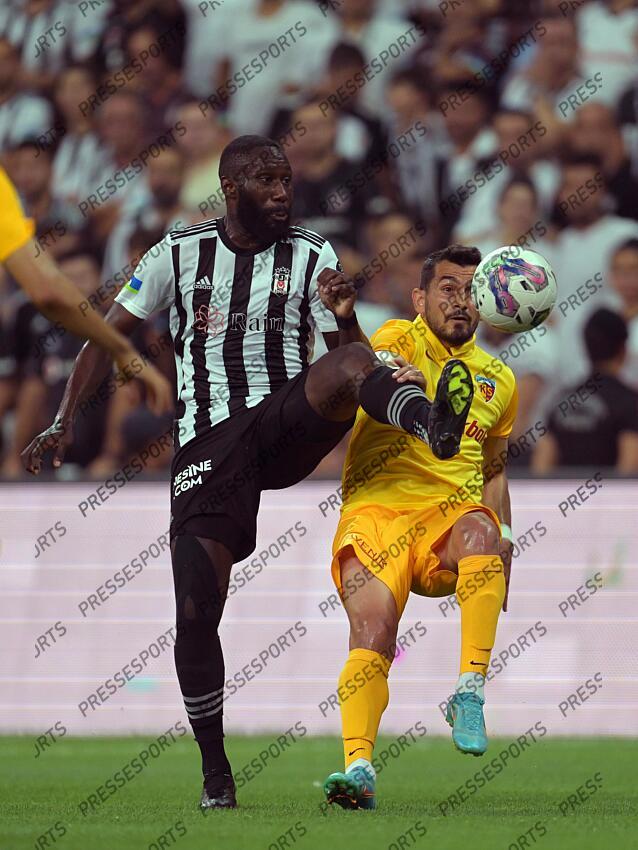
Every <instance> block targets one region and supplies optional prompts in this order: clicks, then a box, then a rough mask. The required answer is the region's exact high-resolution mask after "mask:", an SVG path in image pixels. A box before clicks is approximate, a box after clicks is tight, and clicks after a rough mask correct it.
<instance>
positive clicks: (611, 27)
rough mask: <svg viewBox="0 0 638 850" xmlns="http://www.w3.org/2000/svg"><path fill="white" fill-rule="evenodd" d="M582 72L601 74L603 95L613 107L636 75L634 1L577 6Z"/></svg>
mask: <svg viewBox="0 0 638 850" xmlns="http://www.w3.org/2000/svg"><path fill="white" fill-rule="evenodd" d="M574 14H575V17H576V24H577V27H578V37H579V41H580V46H581V55H582V67H583V73H584V74H585V76H586V77H587V78H588V79H592V78H593V77H594V76H595V75H596V74H600V75H601V78H602V85H601V88H600V97H601V99H602V100H603V102H604V103H606V104H608V105H609V106H614V105H615V104H616V103H617V102H618V98H619V97H620V95H621V93H622V91H623V90H624V89H625V88H626V87H627V85H629V83H631V82H632V81H633V80H634V79H635V76H636V62H637V61H638V42H637V40H636V39H637V37H638V9H637V8H636V3H635V2H634V0H596V2H590V3H582V4H580V5H579V6H578V7H577V8H576V9H574Z"/></svg>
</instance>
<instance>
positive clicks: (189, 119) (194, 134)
mask: <svg viewBox="0 0 638 850" xmlns="http://www.w3.org/2000/svg"><path fill="white" fill-rule="evenodd" d="M173 117H174V119H175V120H174V121H173V118H171V119H170V123H171V124H173V123H177V122H178V121H179V122H180V123H181V124H182V126H183V127H184V129H185V132H184V134H183V135H182V136H179V137H178V139H177V146H178V148H179V150H181V152H182V154H183V156H184V166H185V173H184V180H183V182H182V193H181V204H182V206H183V207H184V208H185V209H187V210H189V211H190V212H192V213H193V214H194V215H197V217H198V218H202V219H207V218H216V217H218V216H222V215H224V212H225V211H226V202H225V200H224V195H223V193H222V191H221V182H220V180H219V158H220V156H221V152H222V150H223V149H224V147H225V146H226V145H227V144H228V142H229V141H230V138H229V135H228V132H227V131H226V130H225V128H224V127H223V126H222V125H221V123H220V121H219V119H218V116H217V114H216V113H214V112H213V111H212V110H209V111H208V112H206V114H204V113H203V112H202V110H201V109H200V108H199V106H198V104H197V101H195V100H187V101H185V102H184V103H182V104H181V105H180V106H178V107H177V108H176V109H175V110H174V112H173Z"/></svg>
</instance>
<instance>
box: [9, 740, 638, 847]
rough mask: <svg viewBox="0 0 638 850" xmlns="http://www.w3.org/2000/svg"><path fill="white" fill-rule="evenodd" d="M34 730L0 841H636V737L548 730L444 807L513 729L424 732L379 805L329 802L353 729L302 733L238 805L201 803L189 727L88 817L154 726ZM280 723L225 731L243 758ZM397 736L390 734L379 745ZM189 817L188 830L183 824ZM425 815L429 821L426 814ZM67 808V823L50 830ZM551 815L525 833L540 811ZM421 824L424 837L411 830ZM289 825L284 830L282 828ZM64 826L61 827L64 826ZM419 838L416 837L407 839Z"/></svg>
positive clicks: (15, 767) (395, 766)
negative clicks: (126, 733) (112, 731)
mask: <svg viewBox="0 0 638 850" xmlns="http://www.w3.org/2000/svg"><path fill="white" fill-rule="evenodd" d="M34 740H35V736H34V737H25V736H22V737H5V738H0V752H1V756H0V764H1V765H2V770H1V772H0V848H1V850H23V849H24V850H27V848H28V850H36V848H37V850H44V848H55V850H113V848H115V850H147V848H149V847H151V850H155V848H156V847H157V844H155V846H154V844H153V843H154V842H157V839H158V838H159V837H160V836H161V835H163V834H165V833H167V832H168V830H169V829H170V828H172V829H173V839H174V840H170V838H168V837H167V838H166V839H165V841H164V842H163V843H162V845H159V846H161V847H163V848H164V850H171V848H173V847H175V848H177V850H200V848H201V850H204V848H205V850H216V848H220V850H221V849H222V848H223V850H260V849H261V848H263V850H269V848H270V850H291V848H295V850H315V848H316V850H326V848H328V850H331V848H335V847H347V846H349V845H350V844H351V843H352V842H357V843H363V845H364V846H365V850H385V849H386V848H390V850H399V848H400V850H410V848H412V847H414V848H415V850H421V848H423V850H426V848H428V850H429V848H433V847H436V848H437V850H458V848H465V847H467V848H468V850H495V848H503V850H514V848H516V850H523V848H525V847H529V848H531V847H534V848H537V847H538V848H539V850H590V848H591V850H609V848H611V847H618V848H622V850H632V848H638V829H637V825H638V821H637V811H638V808H637V803H638V792H637V790H636V789H637V787H638V783H637V782H636V780H635V778H636V767H635V765H636V763H637V761H638V741H636V740H631V739H626V740H625V739H617V738H616V739H614V738H608V739H600V738H599V739H554V740H549V741H548V740H543V741H539V742H538V743H537V744H535V745H534V746H533V747H532V748H530V749H528V750H526V751H524V752H523V753H522V754H521V755H520V757H519V758H518V759H516V760H513V761H511V762H509V763H508V765H507V767H506V768H505V770H504V771H503V772H502V773H501V774H499V775H497V776H496V777H495V778H494V779H493V780H492V781H491V782H489V784H487V785H486V786H485V787H483V788H481V789H479V790H478V791H477V793H475V794H474V795H472V796H470V797H469V798H468V799H467V800H466V801H465V802H463V803H462V804H461V805H460V806H458V807H456V808H454V809H453V810H449V811H448V813H447V816H446V817H444V816H443V815H442V814H441V812H440V810H439V808H438V804H439V802H440V801H441V800H443V799H445V798H446V797H447V796H448V795H449V794H452V793H453V792H454V791H455V790H456V789H457V788H458V786H460V785H462V784H463V783H464V782H465V781H466V780H467V779H468V778H469V777H470V776H472V775H473V774H474V773H475V772H476V771H478V770H479V769H480V768H481V767H482V766H484V765H485V764H487V763H488V761H489V759H490V758H492V757H494V756H495V755H496V754H497V753H498V752H499V750H500V749H501V746H502V745H507V744H509V743H510V742H511V741H510V740H508V739H501V740H499V739H492V740H491V741H490V749H489V750H488V753H487V754H486V756H484V757H483V758H481V759H478V758H472V757H466V756H463V755H461V754H460V753H458V752H456V751H455V750H454V749H453V746H452V743H451V741H450V740H449V739H443V738H430V739H423V740H422V741H418V742H417V743H415V744H413V745H412V746H411V747H410V748H409V749H406V750H404V752H403V753H402V754H401V755H400V756H399V757H397V758H396V759H393V760H391V761H389V762H388V764H387V765H386V767H385V768H384V769H383V770H382V772H381V773H380V774H379V778H378V781H377V793H378V801H379V808H378V809H377V811H376V812H345V811H342V810H341V809H337V808H335V807H331V808H330V809H329V810H328V812H327V814H323V813H322V811H321V809H320V805H319V804H320V803H321V802H322V801H323V799H324V798H323V793H322V790H321V787H320V785H321V784H322V783H323V780H324V779H325V777H326V776H327V775H328V774H329V773H331V772H332V771H333V770H340V769H342V755H341V743H340V741H338V740H337V739H334V738H303V739H301V740H299V741H298V743H296V744H294V745H293V746H292V747H291V748H288V749H286V750H285V751H283V752H282V753H281V755H280V756H279V757H278V758H277V759H276V760H275V761H272V762H269V763H268V765H267V767H266V768H265V769H264V770H263V771H262V772H261V773H259V774H256V775H255V776H254V778H253V779H252V780H251V781H249V782H247V783H246V784H245V785H244V786H243V787H242V788H240V789H239V791H238V799H239V804H240V808H239V809H238V810H236V811H218V812H211V813H210V814H209V815H207V816H206V817H203V816H202V815H201V814H200V813H199V812H198V810H197V805H196V804H197V800H198V798H199V791H200V776H199V754H198V751H197V748H196V745H195V743H194V741H192V739H190V736H189V737H185V738H184V739H181V740H179V741H177V742H176V743H175V744H174V745H173V746H171V747H170V749H167V750H165V752H164V753H162V755H161V756H160V757H159V758H157V759H154V760H152V761H151V762H149V764H148V766H147V767H146V768H145V770H144V771H143V772H142V773H140V774H139V775H137V776H135V778H134V779H133V780H132V781H131V782H129V783H128V784H126V785H125V786H124V787H123V788H121V789H119V790H118V791H117V793H116V794H114V795H113V796H110V797H109V798H108V799H106V800H105V802H103V803H101V804H100V806H99V808H97V809H96V810H95V811H93V812H92V813H90V814H89V815H88V816H86V817H84V816H82V815H81V814H80V811H79V809H78V803H79V802H80V801H81V800H83V799H85V798H86V797H87V795H88V794H90V793H94V792H95V790H96V788H97V786H99V785H102V784H103V783H104V782H105V780H106V779H108V778H109V777H111V776H112V775H113V773H115V771H117V770H119V769H121V768H122V767H123V766H124V765H125V764H126V763H127V762H128V761H130V759H131V758H133V756H135V755H136V754H137V753H138V752H139V751H140V750H141V749H143V747H144V746H145V745H146V744H148V743H150V741H151V740H152V736H149V737H148V738H137V737H130V738H84V739H80V738H64V739H61V740H59V741H58V742H56V743H55V744H54V745H53V747H51V748H49V749H47V750H45V751H44V752H43V753H42V754H41V755H40V756H39V758H37V759H35V758H34V755H35V746H34ZM272 740H273V736H255V737H239V736H229V737H228V738H227V751H228V753H229V757H230V759H231V762H232V764H233V769H234V770H235V771H236V772H238V771H240V770H242V769H243V768H244V766H246V765H249V763H250V761H251V759H254V758H256V757H257V755H258V754H259V752H260V751H261V750H263V749H265V748H267V747H268V744H270V743H271V742H272ZM392 740H393V739H391V738H381V739H380V740H379V742H378V744H377V752H381V750H382V749H383V748H384V745H387V744H389V743H390V742H391V741H392ZM597 771H598V772H600V773H601V774H602V777H603V782H602V788H601V789H600V790H598V791H597V792H596V793H595V794H594V795H593V796H591V797H590V798H589V799H587V800H586V802H584V803H582V804H581V805H579V806H578V808H577V809H575V810H574V811H570V812H569V814H568V815H567V816H563V815H561V813H560V811H559V809H558V804H559V802H560V801H561V800H563V799H565V798H566V797H567V795H569V794H574V793H576V789H577V788H578V787H579V786H583V785H584V783H585V782H586V780H587V779H589V778H590V777H592V776H593V775H594V774H595V773H596V772H597ZM178 821H181V823H182V824H183V828H184V829H185V830H186V834H185V835H182V836H180V834H179V832H180V831H182V830H179V831H178V830H177V829H176V826H175V825H176V823H177V822H178ZM417 821H420V823H421V824H422V827H425V828H426V830H427V832H426V834H425V835H419V834H418V833H419V832H421V833H422V828H421V829H420V830H417V829H416V828H415V824H416V822H417ZM56 822H58V823H62V824H63V825H64V828H65V829H66V834H65V835H64V836H62V837H57V838H55V840H53V838H52V837H51V836H50V837H49V838H48V841H47V843H42V842H40V843H39V844H38V837H39V836H40V835H42V834H44V833H46V832H47V830H49V829H50V828H51V827H53V825H54V824H55V823H56ZM538 823H540V824H543V826H544V827H545V829H546V833H545V834H544V836H543V837H540V835H539V832H540V831H539V830H538V829H536V830H534V831H533V833H532V835H533V836H534V838H531V837H530V836H529V834H528V835H527V842H528V843H527V845H526V844H525V843H520V844H519V843H518V839H519V836H523V835H525V834H526V833H527V832H528V830H530V829H532V827H533V826H534V824H538ZM410 827H413V832H412V835H413V838H414V840H411V839H410V838H406V839H405V840H404V841H403V842H401V844H400V845H399V844H398V843H397V842H398V840H399V837H400V836H401V835H402V834H404V833H406V832H407V830H409V828H410ZM280 836H284V837H285V843H282V841H280V840H279V839H280ZM53 837H55V830H54V832H53ZM406 842H407V843H406Z"/></svg>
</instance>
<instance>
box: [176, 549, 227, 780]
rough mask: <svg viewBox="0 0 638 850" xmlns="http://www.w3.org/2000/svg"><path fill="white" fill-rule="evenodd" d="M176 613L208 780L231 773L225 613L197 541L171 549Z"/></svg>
mask: <svg viewBox="0 0 638 850" xmlns="http://www.w3.org/2000/svg"><path fill="white" fill-rule="evenodd" d="M173 578H174V582H175V599H176V608H177V633H176V639H175V667H176V668H177V677H178V679H179V684H180V688H181V691H182V696H183V698H184V706H185V707H186V713H187V715H188V719H189V721H190V724H191V727H192V729H193V733H194V735H195V738H196V740H197V743H198V745H199V748H200V750H201V754H202V772H203V774H204V778H205V779H206V778H207V777H212V776H214V775H219V774H222V773H226V774H229V773H231V767H230V764H229V762H228V758H227V757H226V752H225V750H224V725H223V709H224V680H225V669H224V655H223V653H222V647H221V643H220V640H219V635H218V633H217V629H218V626H219V621H220V619H221V614H222V611H223V608H224V601H225V600H224V599H223V598H222V596H221V594H220V592H219V588H218V579H217V574H216V571H215V568H214V564H212V562H211V559H210V558H209V556H208V554H207V552H206V550H205V549H204V548H203V546H202V545H201V544H200V542H199V541H198V540H197V538H196V537H193V536H191V535H189V534H185V535H179V536H178V537H177V538H176V539H175V543H174V549H173Z"/></svg>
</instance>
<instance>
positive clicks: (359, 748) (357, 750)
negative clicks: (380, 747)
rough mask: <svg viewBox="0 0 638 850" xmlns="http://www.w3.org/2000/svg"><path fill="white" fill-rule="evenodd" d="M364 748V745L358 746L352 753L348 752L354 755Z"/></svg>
mask: <svg viewBox="0 0 638 850" xmlns="http://www.w3.org/2000/svg"><path fill="white" fill-rule="evenodd" d="M364 749H365V748H364V747H357V749H356V750H353V751H352V752H351V753H348V755H349V756H353V755H354V754H355V753H358V752H359V750H362V751H363V750H364Z"/></svg>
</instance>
